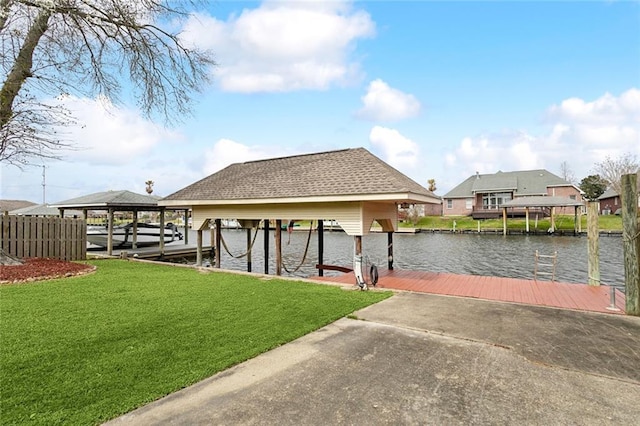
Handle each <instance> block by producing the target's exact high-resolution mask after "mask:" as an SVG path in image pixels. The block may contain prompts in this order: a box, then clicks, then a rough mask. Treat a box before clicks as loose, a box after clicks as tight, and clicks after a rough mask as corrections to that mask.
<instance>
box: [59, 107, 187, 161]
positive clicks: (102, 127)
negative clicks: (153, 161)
mask: <svg viewBox="0 0 640 426" xmlns="http://www.w3.org/2000/svg"><path fill="white" fill-rule="evenodd" d="M62 104H63V105H64V106H65V107H66V108H67V109H69V111H71V113H72V115H73V116H74V117H75V119H76V120H77V124H78V125H77V126H73V127H68V128H66V129H64V132H65V135H66V137H67V138H68V139H69V140H71V141H72V143H73V144H74V146H75V147H76V148H77V150H75V151H70V152H68V153H66V154H65V158H68V159H72V160H78V161H89V162H92V163H94V164H127V163H130V162H132V160H135V159H136V158H140V157H143V156H144V155H145V154H147V153H149V152H150V151H151V150H153V149H154V148H155V147H156V146H157V145H158V144H160V143H162V142H166V141H175V140H177V139H180V136H179V135H178V134H176V133H174V132H171V131H169V130H167V129H165V128H163V127H161V126H158V125H156V124H154V123H152V122H151V121H149V120H146V119H145V118H143V117H142V116H141V115H140V114H139V112H138V111H135V110H131V109H128V108H118V107H115V106H114V105H112V104H111V103H110V102H109V101H108V100H106V99H102V98H98V99H87V98H77V97H73V96H68V97H66V98H64V99H63V100H62Z"/></svg>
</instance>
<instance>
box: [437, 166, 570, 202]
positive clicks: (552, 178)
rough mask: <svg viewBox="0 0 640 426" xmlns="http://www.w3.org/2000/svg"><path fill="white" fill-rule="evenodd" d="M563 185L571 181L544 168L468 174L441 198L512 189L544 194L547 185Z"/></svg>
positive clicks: (465, 196) (518, 192) (526, 192)
mask: <svg viewBox="0 0 640 426" xmlns="http://www.w3.org/2000/svg"><path fill="white" fill-rule="evenodd" d="M565 185H571V183H569V182H567V181H566V180H564V179H562V178H561V177H559V176H556V175H554V174H553V173H551V172H549V171H547V170H544V169H537V170H522V171H515V172H497V173H494V174H476V175H472V176H469V177H468V178H467V179H466V180H465V181H464V182H462V183H461V184H460V185H458V186H456V187H455V188H453V189H452V190H451V191H449V192H448V193H447V194H445V195H444V196H443V198H467V197H472V196H473V194H476V193H484V192H500V191H505V192H510V191H513V192H514V193H515V194H516V195H518V196H532V195H544V194H546V193H547V188H548V187H553V186H565Z"/></svg>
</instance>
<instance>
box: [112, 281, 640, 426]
mask: <svg viewBox="0 0 640 426" xmlns="http://www.w3.org/2000/svg"><path fill="white" fill-rule="evenodd" d="M356 315H357V317H358V319H357V320H356V319H347V318H344V319H340V320H338V321H336V322H335V323H333V324H330V325H328V326H327V327H324V328H322V329H320V330H318V331H316V332H314V333H311V334H309V335H307V336H304V337H302V338H300V339H298V340H296V341H294V342H291V343H289V344H287V345H284V346H282V347H280V348H277V349H275V350H272V351H270V352H268V353H265V354H263V355H260V356H258V357H256V358H254V359H252V360H249V361H247V362H245V363H243V364H240V365H238V366H236V367H234V368H231V369H229V370H227V371H224V372H222V373H220V374H218V375H216V376H213V377H211V378H209V379H207V380H204V381H202V382H200V383H198V384H196V385H194V386H192V387H189V388H187V389H184V390H182V391H180V392H177V393H175V394H172V395H169V396H167V397H166V398H163V399H161V400H158V401H156V402H154V403H151V404H149V405H147V406H145V407H142V408H140V409H138V410H136V411H133V412H131V413H129V414H127V415H125V416H122V417H120V418H117V419H114V420H113V421H112V422H110V423H109V424H114V425H122V424H136V425H140V424H144V425H148V424H177V425H182V424H189V425H197V424H202V425H205V424H206V425H211V424H216V425H219V424H227V425H236V424H249V425H260V424H292V425H293V424H295V425H326V424H349V425H376V424H434V425H454V424H455V425H458V424H465V425H466V424H537V425H539V424H547V425H556V424H580V425H591V424H593V425H603V424H611V425H623V424H624V425H627V424H637V422H638V419H639V418H640V405H639V404H638V401H640V318H634V317H623V316H614V315H605V314H595V313H584V312H575V311H567V310H559V309H553V308H544V307H536V306H525V305H514V304H507V303H500V302H490V301H482V300H477V299H464V298H455V297H446V296H437V295H429V294H415V293H400V294H397V295H395V296H394V297H392V298H390V299H387V300H385V301H383V302H381V303H378V304H376V305H374V306H370V307H368V308H365V309H363V310H361V311H358V312H357V313H356Z"/></svg>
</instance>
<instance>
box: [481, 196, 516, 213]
mask: <svg viewBox="0 0 640 426" xmlns="http://www.w3.org/2000/svg"><path fill="white" fill-rule="evenodd" d="M507 201H511V193H510V192H491V193H489V194H484V195H483V196H482V208H483V209H489V210H491V209H499V208H500V207H502V205H503V204H504V203H506V202H507Z"/></svg>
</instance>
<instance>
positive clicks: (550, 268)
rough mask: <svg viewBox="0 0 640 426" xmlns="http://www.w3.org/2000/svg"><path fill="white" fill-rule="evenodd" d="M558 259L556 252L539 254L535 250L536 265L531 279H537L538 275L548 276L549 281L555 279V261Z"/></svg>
mask: <svg viewBox="0 0 640 426" xmlns="http://www.w3.org/2000/svg"><path fill="white" fill-rule="evenodd" d="M557 260H558V252H557V251H554V252H553V254H552V255H551V254H540V253H539V252H538V250H536V266H535V269H534V272H533V279H534V280H536V281H537V280H538V276H540V275H542V276H550V277H551V281H552V282H553V281H555V280H556V263H557Z"/></svg>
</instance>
